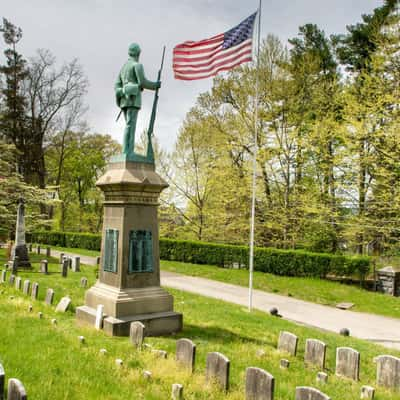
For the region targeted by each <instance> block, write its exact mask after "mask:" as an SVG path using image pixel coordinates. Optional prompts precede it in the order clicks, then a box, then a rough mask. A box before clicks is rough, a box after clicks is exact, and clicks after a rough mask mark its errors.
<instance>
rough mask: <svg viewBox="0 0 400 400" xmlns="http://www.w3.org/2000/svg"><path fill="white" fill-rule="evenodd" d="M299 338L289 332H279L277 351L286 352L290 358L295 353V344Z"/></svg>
mask: <svg viewBox="0 0 400 400" xmlns="http://www.w3.org/2000/svg"><path fill="white" fill-rule="evenodd" d="M298 341H299V338H298V337H297V336H296V335H294V334H293V333H290V332H285V331H281V332H280V334H279V340H278V350H279V351H286V352H287V353H289V354H290V355H292V356H295V355H296V353H297V343H298Z"/></svg>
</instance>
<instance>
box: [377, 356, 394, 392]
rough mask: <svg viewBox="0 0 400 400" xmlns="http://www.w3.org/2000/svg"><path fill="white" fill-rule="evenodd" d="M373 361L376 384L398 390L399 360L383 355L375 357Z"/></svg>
mask: <svg viewBox="0 0 400 400" xmlns="http://www.w3.org/2000/svg"><path fill="white" fill-rule="evenodd" d="M375 361H376V364H377V367H376V382H377V384H378V385H380V386H385V387H387V388H392V389H397V390H400V358H397V357H393V356H386V355H383V356H378V357H376V358H375Z"/></svg>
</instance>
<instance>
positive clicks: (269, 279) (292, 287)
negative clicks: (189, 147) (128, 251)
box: [0, 247, 400, 318]
mask: <svg viewBox="0 0 400 400" xmlns="http://www.w3.org/2000/svg"><path fill="white" fill-rule="evenodd" d="M52 248H54V249H56V250H60V251H66V252H71V253H76V254H81V255H88V256H93V257H96V256H98V255H99V254H100V253H99V252H98V251H92V250H85V249H75V248H64V247H52ZM42 257H43V256H42ZM0 262H1V259H0ZM161 269H162V270H165V271H170V272H176V273H179V274H183V275H190V276H198V277H202V278H207V279H212V280H216V281H220V282H225V283H231V284H233V285H239V286H244V287H247V286H248V284H249V272H248V271H247V270H243V269H242V270H237V269H226V268H219V267H216V266H213V265H199V264H189V263H182V262H176V261H164V260H161ZM254 288H255V289H258V290H263V291H265V292H270V293H276V294H280V295H283V296H290V297H294V298H296V299H301V300H305V301H310V302H313V303H317V304H323V305H328V306H333V307H334V306H335V305H336V304H338V303H342V302H348V303H354V307H352V309H351V310H352V311H360V312H366V313H371V314H377V315H383V316H386V317H393V318H400V298H399V297H392V296H388V295H384V294H381V293H374V292H370V291H367V290H365V289H361V288H359V287H357V286H354V285H348V284H342V283H340V282H333V281H328V280H324V279H317V278H297V277H288V276H277V275H272V274H267V273H264V272H258V271H255V272H254Z"/></svg>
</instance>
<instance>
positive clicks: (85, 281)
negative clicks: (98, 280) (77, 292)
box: [81, 277, 88, 288]
mask: <svg viewBox="0 0 400 400" xmlns="http://www.w3.org/2000/svg"><path fill="white" fill-rule="evenodd" d="M87 284H88V280H87V278H85V277H82V278H81V287H83V288H85V287H86V286H87Z"/></svg>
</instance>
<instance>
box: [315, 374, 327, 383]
mask: <svg viewBox="0 0 400 400" xmlns="http://www.w3.org/2000/svg"><path fill="white" fill-rule="evenodd" d="M317 382H318V383H323V384H325V383H328V374H327V373H326V372H318V373H317Z"/></svg>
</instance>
